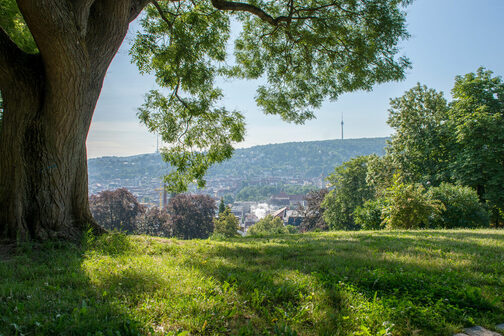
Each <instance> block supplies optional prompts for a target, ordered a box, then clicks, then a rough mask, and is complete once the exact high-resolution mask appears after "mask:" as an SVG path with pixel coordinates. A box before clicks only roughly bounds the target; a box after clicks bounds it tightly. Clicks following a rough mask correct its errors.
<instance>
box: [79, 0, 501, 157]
mask: <svg viewBox="0 0 504 336" xmlns="http://www.w3.org/2000/svg"><path fill="white" fill-rule="evenodd" d="M407 12H408V17H407V22H408V31H409V32H410V34H411V38H410V39H408V40H407V41H404V42H403V43H402V44H401V52H400V54H401V55H405V56H407V57H408V58H409V59H410V60H411V62H412V63H413V68H412V69H410V70H409V71H408V73H407V77H406V80H404V81H402V82H395V83H387V84H383V85H379V86H376V87H375V88H374V90H373V91H372V92H355V93H350V94H346V95H343V96H341V97H340V99H339V100H338V101H336V102H326V103H325V104H323V106H322V108H321V109H320V110H319V111H317V113H316V115H317V119H315V120H311V121H307V122H306V123H305V125H292V124H287V123H285V122H283V121H281V120H280V118H279V117H277V116H265V115H263V114H262V113H261V112H260V111H259V109H258V108H257V107H256V105H255V102H254V96H255V89H256V87H257V83H256V82H254V81H241V80H233V81H227V82H222V83H220V87H221V88H222V89H223V90H224V95H225V98H224V100H223V103H224V104H225V106H226V107H227V108H229V109H237V110H240V111H242V112H243V113H244V115H245V117H246V122H247V136H246V139H245V142H243V143H241V144H240V145H239V146H238V147H249V146H253V145H261V144H269V143H280V142H289V141H310V140H326V139H336V138H340V137H341V130H340V122H341V114H342V113H343V115H344V121H345V138H363V137H379V136H389V135H390V134H391V133H392V129H390V128H389V127H388V125H387V124H386V120H387V115H388V111H387V110H388V108H389V99H390V98H394V97H398V96H401V95H402V94H403V93H404V91H406V90H408V89H410V88H411V87H413V86H414V85H415V84H416V83H417V82H420V83H422V84H426V85H427V86H429V87H432V88H435V89H437V90H440V91H444V92H445V94H446V95H447V97H448V98H449V97H450V95H449V94H450V90H451V88H452V86H453V80H454V77H455V76H456V75H460V74H465V73H468V72H474V71H476V69H477V68H478V67H480V66H484V67H486V68H487V69H490V70H492V71H494V73H495V74H496V75H504V43H502V40H503V37H502V36H503V34H504V17H503V13H504V0H416V1H415V2H414V3H413V4H412V5H410V6H409V7H408V9H407ZM137 28H138V26H137V25H136V24H133V25H132V26H131V27H130V33H129V34H128V36H127V37H126V40H125V41H124V43H123V46H122V47H121V49H120V50H119V52H118V54H117V55H116V57H115V59H114V61H113V62H112V64H111V66H110V69H109V71H108V73H107V77H106V78H105V83H104V86H103V90H102V94H101V96H100V99H99V101H98V104H97V107H96V111H95V114H94V117H93V122H92V125H91V129H90V132H89V136H88V142H87V144H88V157H90V158H91V157H99V156H108V155H114V156H126V155H134V154H140V153H149V152H154V150H155V148H156V137H155V136H154V135H152V134H150V133H149V132H148V131H147V130H146V128H145V127H144V126H142V125H140V123H139V122H138V119H137V117H136V111H137V108H138V107H139V106H140V105H141V104H142V102H143V97H144V95H145V93H146V92H147V91H148V90H151V89H154V88H156V84H155V82H154V80H153V78H152V77H149V76H141V75H140V74H139V73H138V70H137V68H136V66H135V65H132V64H130V57H129V55H128V50H129V46H130V43H131V40H132V38H133V36H134V32H135V30H136V29H137Z"/></svg>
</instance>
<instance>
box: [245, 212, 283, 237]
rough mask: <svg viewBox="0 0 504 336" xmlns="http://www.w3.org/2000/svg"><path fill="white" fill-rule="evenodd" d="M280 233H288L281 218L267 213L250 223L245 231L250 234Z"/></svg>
mask: <svg viewBox="0 0 504 336" xmlns="http://www.w3.org/2000/svg"><path fill="white" fill-rule="evenodd" d="M282 233H289V231H288V229H287V228H286V227H285V226H284V225H283V221H282V219H281V218H278V217H273V216H271V215H267V216H266V217H264V218H263V219H261V220H260V221H258V222H257V223H255V224H254V225H252V226H251V227H250V228H249V229H248V231H247V234H248V235H250V236H257V235H269V234H282Z"/></svg>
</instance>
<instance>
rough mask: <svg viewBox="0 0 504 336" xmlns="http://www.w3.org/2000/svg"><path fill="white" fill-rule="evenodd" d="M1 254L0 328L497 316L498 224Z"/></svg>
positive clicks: (295, 326)
mask: <svg viewBox="0 0 504 336" xmlns="http://www.w3.org/2000/svg"><path fill="white" fill-rule="evenodd" d="M84 245H85V246H84V247H82V248H76V247H72V246H71V245H67V244H63V243H60V244H55V243H51V244H46V245H45V246H35V245H27V246H24V247H23V248H21V249H20V250H19V251H17V252H16V253H15V254H12V255H8V256H3V257H1V258H2V259H0V274H1V278H0V334H2V335H11V334H16V333H17V334H19V335H21V334H25V335H55V334H60V335H65V334H66V335H87V334H89V335H135V334H144V335H149V334H151V335H155V334H158V335H164V334H168V335H170V334H172V335H178V334H182V335H194V334H203V335H222V334H231V335H258V334H259V335H268V334H270V335H452V334H454V333H455V332H456V331H458V330H460V329H461V328H463V327H467V326H471V325H474V324H478V325H482V326H484V327H487V328H489V329H493V328H494V327H495V324H497V323H502V322H504V231H497V230H460V231H403V232H397V231H382V232H333V233H313V234H305V235H288V236H272V237H264V238H236V239H230V240H227V241H210V240H193V241H180V240H175V239H160V238H153V237H145V236H140V237H139V236H136V237H128V236H124V235H120V234H110V235H106V236H102V237H100V238H96V239H88V241H87V242H86V243H85V244H84Z"/></svg>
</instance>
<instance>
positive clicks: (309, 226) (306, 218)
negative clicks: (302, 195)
mask: <svg viewBox="0 0 504 336" xmlns="http://www.w3.org/2000/svg"><path fill="white" fill-rule="evenodd" d="M328 192H329V191H328V190H327V189H320V190H314V191H311V192H309V193H308V194H307V195H306V203H307V205H306V207H301V209H300V210H301V212H302V214H303V221H302V222H301V225H300V227H299V230H300V231H301V232H308V231H313V230H321V231H325V230H327V229H328V228H329V227H328V226H327V223H326V222H325V220H324V208H322V202H323V201H324V198H325V196H326V195H327V193H328Z"/></svg>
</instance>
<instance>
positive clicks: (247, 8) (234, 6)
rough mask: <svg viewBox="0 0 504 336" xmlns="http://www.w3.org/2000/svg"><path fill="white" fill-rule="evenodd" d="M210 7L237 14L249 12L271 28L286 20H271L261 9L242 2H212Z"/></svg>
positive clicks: (284, 17)
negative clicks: (270, 25) (236, 12)
mask: <svg viewBox="0 0 504 336" xmlns="http://www.w3.org/2000/svg"><path fill="white" fill-rule="evenodd" d="M212 5H213V6H214V7H215V8H217V9H220V10H231V11H238V12H249V13H251V14H254V15H256V16H257V17H259V18H260V19H261V20H263V21H266V22H268V23H270V24H272V25H273V26H276V25H278V23H279V22H280V21H281V20H282V21H284V20H287V18H288V17H287V16H279V17H277V18H273V17H272V16H271V15H269V14H268V13H266V12H265V11H264V10H262V9H261V8H259V7H257V6H254V5H250V4H248V3H244V2H232V1H225V0H212Z"/></svg>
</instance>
